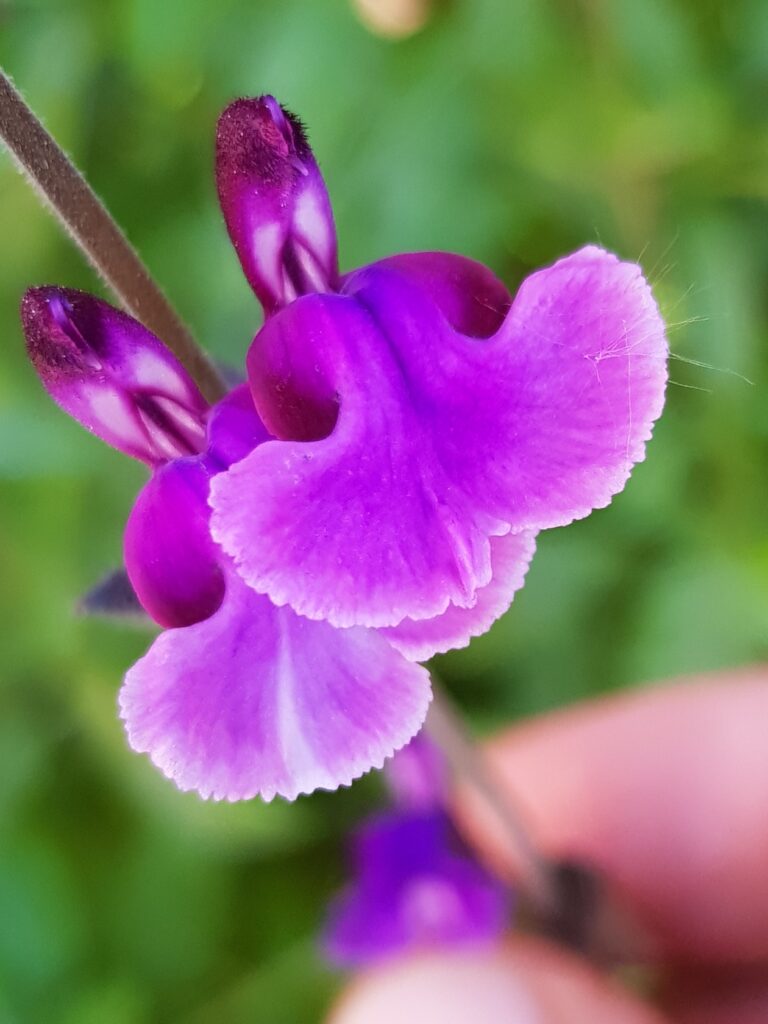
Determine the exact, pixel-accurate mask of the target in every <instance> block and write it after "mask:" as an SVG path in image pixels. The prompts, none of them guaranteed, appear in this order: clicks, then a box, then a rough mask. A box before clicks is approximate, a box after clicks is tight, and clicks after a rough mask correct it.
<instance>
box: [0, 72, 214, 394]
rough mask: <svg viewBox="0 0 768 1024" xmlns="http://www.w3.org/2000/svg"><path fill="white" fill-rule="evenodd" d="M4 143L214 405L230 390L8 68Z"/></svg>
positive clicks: (1, 124) (2, 87) (0, 80)
mask: <svg viewBox="0 0 768 1024" xmlns="http://www.w3.org/2000/svg"><path fill="white" fill-rule="evenodd" d="M0 138H2V141H3V142H4V143H5V144H6V146H7V147H8V149H9V150H10V152H11V153H12V155H13V157H14V159H15V160H16V162H17V163H18V165H19V167H20V168H21V170H22V171H23V172H24V173H25V175H26V176H27V178H28V179H29V181H30V183H31V184H32V186H33V187H34V189H35V190H36V191H37V193H38V195H39V196H40V197H41V198H42V199H43V201H44V202H45V204H46V205H47V206H49V207H50V208H51V210H52V211H53V212H54V213H55V214H56V216H57V217H58V219H59V221H60V222H61V223H62V225H63V226H64V228H65V229H66V231H67V232H68V234H69V235H70V237H71V238H72V240H73V241H74V242H75V244H76V245H77V246H78V247H79V249H80V250H81V251H82V252H83V253H84V255H85V256H86V257H87V259H88V261H89V262H90V263H91V265H92V266H93V267H94V269H95V270H96V271H97V273H98V274H99V275H100V276H101V278H102V279H103V280H104V282H105V284H106V285H107V286H108V287H109V288H110V289H111V290H112V292H113V293H114V294H115V296H116V297H117V299H118V301H119V302H120V303H121V305H122V306H123V307H124V308H125V309H126V310H127V311H128V312H129V313H130V314H131V315H132V316H135V317H136V319H137V320H140V321H141V322H142V323H143V324H144V325H145V326H146V327H148V328H149V330H151V331H152V332H153V333H154V334H156V335H157V336H158V337H159V338H161V339H162V341H163V342H165V344H166V345H167V346H168V348H169V349H170V350H171V351H172V352H173V353H174V354H175V355H176V356H177V358H178V359H179V361H180V362H181V363H182V364H183V365H184V366H185V368H186V369H187V370H188V371H189V373H190V374H191V376H192V377H194V379H195V380H196V381H197V383H198V385H199V387H200V390H201V391H202V392H203V394H204V395H205V397H206V398H207V399H208V400H209V401H210V402H215V401H216V400H217V399H218V398H220V397H221V396H222V395H223V394H224V393H225V390H226V388H225V386H224V383H223V382H222V380H221V378H220V376H219V374H218V373H217V371H216V369H215V367H214V366H213V364H212V363H211V362H210V360H209V359H208V357H207V356H206V354H205V353H204V352H203V351H202V349H201V348H200V347H199V346H198V345H197V344H196V343H195V340H194V338H193V337H192V335H191V334H190V332H189V330H188V329H187V327H186V326H185V325H184V323H183V322H182V320H181V318H180V317H179V315H178V314H177V313H176V312H175V310H174V309H173V307H172V306H171V304H170V303H169V302H168V300H167V299H166V297H165V296H164V295H163V293H162V291H161V290H160V288H159V287H158V286H157V285H156V284H155V282H154V281H153V279H152V278H151V277H150V274H149V271H148V270H147V268H146V267H145V266H144V264H143V263H142V261H141V260H140V259H139V256H138V255H137V253H136V250H135V249H134V248H133V247H132V246H131V244H130V242H129V241H128V239H127V238H126V237H125V235H124V234H123V232H122V231H121V230H120V228H119V227H118V226H117V224H116V223H115V221H114V220H113V219H112V218H111V217H110V215H109V213H108V211H107V209H106V207H105V206H104V204H103V203H102V202H101V200H100V199H99V198H98V196H97V195H96V193H95V192H94V191H93V189H92V188H91V187H90V185H88V183H87V182H86V181H85V179H84V178H83V176H82V175H81V174H80V172H79V171H78V170H77V168H76V167H75V165H74V164H73V163H72V161H71V160H70V159H69V157H68V156H67V155H66V153H64V151H63V150H62V149H61V147H60V146H59V145H58V144H57V143H56V142H55V140H54V139H53V138H52V137H51V136H50V135H49V133H48V132H47V131H46V130H45V128H44V127H43V125H42V124H41V122H40V121H39V120H38V118H37V117H35V115H34V114H33V113H32V111H31V110H30V109H29V107H28V106H27V104H26V103H25V102H24V100H23V99H22V97H21V94H20V93H19V92H18V90H17V89H16V88H15V87H14V86H13V84H12V83H11V81H10V79H9V78H8V76H7V75H6V74H5V73H4V72H3V71H2V70H0Z"/></svg>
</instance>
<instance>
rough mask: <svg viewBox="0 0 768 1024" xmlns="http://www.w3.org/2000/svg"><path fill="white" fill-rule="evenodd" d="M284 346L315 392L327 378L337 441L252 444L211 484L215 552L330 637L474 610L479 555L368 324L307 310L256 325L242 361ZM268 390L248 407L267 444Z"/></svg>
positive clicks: (346, 311) (468, 523) (303, 302)
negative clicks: (456, 607) (327, 625)
mask: <svg viewBox="0 0 768 1024" xmlns="http://www.w3.org/2000/svg"><path fill="white" fill-rule="evenodd" d="M447 329H448V328H447V327H446V330H447ZM291 345H292V346H293V352H294V353H298V355H297V359H296V361H297V362H298V361H299V357H301V358H303V359H304V362H305V363H312V364H317V366H318V368H319V370H320V373H319V374H318V381H320V382H321V384H320V386H322V382H323V381H325V380H326V379H327V376H329V375H330V373H331V372H332V371H331V370H330V369H328V368H329V367H330V368H333V371H335V373H336V374H337V377H336V383H337V387H338V390H339V392H340V393H341V394H342V396H343V399H342V404H341V410H340V414H339V418H338V421H337V424H336V427H335V429H334V430H333V433H332V434H331V435H330V436H329V437H328V438H325V439H324V440H320V441H312V442H308V443H303V442H292V441H291V442H289V441H280V442H271V443H267V444H263V445H261V446H260V447H259V448H257V449H256V450H255V451H254V452H252V453H251V454H250V455H249V456H248V457H247V458H245V459H243V460H242V461H241V462H240V463H238V464H237V465H236V466H233V467H232V469H231V470H229V472H227V473H222V474H219V476H218V477H216V479H215V480H214V481H213V482H212V487H211V498H210V500H211V504H212V507H213V510H214V511H213V516H212V520H211V529H212V533H213V536H214V538H215V539H216V540H217V541H218V542H219V543H220V544H221V545H222V547H223V548H224V550H225V551H227V553H228V554H230V555H231V556H232V557H233V558H234V559H235V561H236V563H237V566H238V571H239V572H240V573H241V575H242V576H243V578H244V579H245V580H246V582H247V583H248V584H249V585H250V586H252V587H253V588H254V589H255V590H257V591H258V592H260V593H268V594H269V596H270V598H271V599H272V600H273V601H274V602H275V604H278V605H284V604H288V605H290V606H291V607H292V608H293V609H294V610H295V611H297V612H299V613H300V614H302V615H306V616H308V617H309V618H312V619H327V620H328V621H329V622H331V623H332V624H333V625H336V626H349V625H355V624H360V625H369V626H388V625H395V624H396V623H398V622H400V621H401V620H402V619H403V618H404V617H405V616H406V615H411V616H413V617H416V618H431V617H432V616H434V615H438V614H440V613H441V612H443V611H444V610H445V608H446V606H447V604H448V600H449V599H450V600H452V601H454V603H456V604H463V605H471V604H472V603H473V601H474V587H475V586H476V585H478V581H479V585H485V583H487V582H488V581H489V579H490V560H489V553H488V541H487V539H486V536H485V535H484V534H483V533H481V532H480V531H479V530H478V529H477V528H476V527H475V526H474V522H473V517H472V514H471V510H470V507H469V502H468V499H467V498H466V497H465V496H464V495H462V494H461V493H460V492H458V491H456V489H455V488H453V487H452V485H451V483H450V480H449V479H448V478H447V475H446V472H445V470H444V469H443V467H442V466H440V465H439V464H438V463H436V461H435V460H434V459H433V457H432V443H431V441H430V439H429V437H428V436H425V434H424V431H423V430H422V426H421V424H420V423H419V421H418V418H417V417H416V414H415V410H414V409H413V408H411V407H409V404H408V394H407V392H406V390H405V387H404V384H403V381H402V378H401V371H400V368H399V365H398V363H397V361H396V360H395V359H394V358H393V357H392V354H391V352H390V350H389V347H388V345H387V343H386V340H385V339H384V338H383V337H381V336H380V335H379V334H378V332H377V329H376V326H375V324H374V323H373V321H372V320H371V319H370V318H369V317H368V316H367V315H366V313H365V312H364V311H363V309H362V308H361V307H360V306H359V305H358V304H357V303H356V302H355V301H354V300H352V299H349V298H344V297H341V296H336V295H334V296H326V295H323V296H320V295H312V296H306V297H304V298H301V299H298V300H297V301H296V302H294V303H292V305H291V306H289V307H288V308H287V309H284V310H282V311H281V312H280V313H278V314H277V315H276V316H275V317H273V318H271V319H270V320H269V321H267V323H266V324H265V326H264V327H263V328H262V330H261V331H260V332H259V334H258V335H257V337H256V339H255V341H254V344H253V348H254V349H258V350H259V351H260V352H262V353H269V354H271V353H273V352H274V353H278V354H279V353H281V352H282V351H283V350H284V349H286V348H288V347H290V346H291ZM302 346H304V347H302ZM249 365H250V357H249ZM265 381H266V384H265V383H264V382H265ZM268 385H269V380H268V379H267V377H266V374H265V375H264V376H263V377H262V378H260V379H259V380H257V381H255V382H254V393H255V396H256V400H257V406H258V407H259V412H260V413H261V415H262V418H263V419H264V421H265V422H266V423H267V425H268V426H269V427H270V429H272V430H273V431H275V432H278V430H277V427H279V425H280V424H279V422H278V420H279V417H280V415H281V410H282V408H283V407H282V405H281V402H282V391H281V389H280V388H279V387H278V388H276V392H275V394H276V398H275V402H274V403H273V405H272V407H270V405H269V401H270V394H269V390H268ZM318 393H319V392H318ZM450 491H454V498H453V500H452V501H451V502H450V503H448V502H447V501H444V500H443V493H447V492H450ZM488 525H489V526H494V525H496V524H495V522H494V523H490V524H488ZM501 529H502V531H503V529H504V528H503V527H502V528H501Z"/></svg>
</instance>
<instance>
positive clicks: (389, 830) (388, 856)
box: [322, 737, 511, 967]
mask: <svg viewBox="0 0 768 1024" xmlns="http://www.w3.org/2000/svg"><path fill="white" fill-rule="evenodd" d="M401 762H403V763H402V764H401ZM439 762H440V754H439V751H438V750H437V749H436V748H435V747H433V746H432V745H431V744H430V743H429V742H427V741H424V740H422V739H421V737H419V738H417V739H416V740H414V741H413V742H412V743H410V744H409V745H408V746H407V747H404V748H403V750H402V751H400V752H399V753H397V754H395V756H394V758H393V759H392V761H391V762H389V764H388V765H387V767H386V769H385V772H386V774H387V777H388V780H389V782H390V785H391V787H392V789H393V792H394V794H395V803H396V805H397V806H396V808H395V809H394V810H391V811H388V812H384V813H380V814H377V815H374V816H373V817H371V818H369V819H368V820H367V821H366V822H364V823H363V825H361V826H360V827H359V828H358V829H357V830H356V831H355V832H354V834H353V836H352V840H351V844H350V845H351V866H352V871H353V876H354V877H353V881H352V882H351V883H350V884H349V886H348V887H347V888H346V889H345V890H344V891H343V892H342V893H341V894H340V895H339V896H338V897H337V898H336V899H335V900H334V902H333V903H332V905H331V907H330V909H329V913H328V920H327V923H326V927H325V929H324V933H323V936H322V948H323V952H324V954H325V956H326V957H327V959H329V960H330V961H331V962H332V963H334V964H336V965H338V966H341V967H355V966H359V965H362V964H367V963H371V962H375V961H377V960H380V959H384V958H386V957H391V956H394V955H397V954H400V953H403V952H405V951H406V950H413V949H419V948H427V947H434V946H446V945H457V944H462V945H465V944H469V943H478V942H489V941H492V940H494V939H496V938H498V937H499V936H500V935H501V934H502V932H503V931H504V929H505V927H506V925H507V921H508V919H509V914H510V902H511V901H510V897H509V893H508V892H507V891H506V890H505V888H504V887H503V886H502V884H501V883H500V882H499V881H498V880H496V879H495V878H493V877H492V876H491V875H489V874H488V872H486V871H485V870H484V868H483V867H482V866H481V865H480V864H478V863H477V862H476V861H475V860H474V859H473V858H472V855H471V853H470V851H469V850H468V849H467V848H466V847H465V846H464V844H463V843H462V842H461V839H460V838H459V836H458V834H457V833H456V831H455V830H454V828H453V826H452V825H451V822H450V820H449V818H448V815H447V814H446V813H445V811H444V809H443V806H442V797H443V789H444V784H443V774H444V773H443V768H442V765H441V764H440V763H439ZM401 769H402V770H401Z"/></svg>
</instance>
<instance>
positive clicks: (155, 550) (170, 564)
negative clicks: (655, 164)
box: [23, 97, 667, 800]
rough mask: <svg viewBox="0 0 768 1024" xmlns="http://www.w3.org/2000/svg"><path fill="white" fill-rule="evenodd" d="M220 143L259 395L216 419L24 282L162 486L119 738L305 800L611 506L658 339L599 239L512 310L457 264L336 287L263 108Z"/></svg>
mask: <svg viewBox="0 0 768 1024" xmlns="http://www.w3.org/2000/svg"><path fill="white" fill-rule="evenodd" d="M216 152H217V182H218V189H219V196H220V199H221V205H222V210H223V212H224V216H225V220H226V223H227V228H228V230H229V233H230V235H231V237H232V240H233V243H234V245H235V248H236V250H237V253H238V255H239V257H240V260H241V263H242V265H243V269H244V271H245V274H246V276H247V278H248V280H249V282H250V283H251V285H252V287H253V289H254V291H255V293H256V295H257V296H258V298H259V300H260V301H261V303H262V305H263V307H264V311H265V315H266V322H265V324H264V326H263V327H262V329H261V330H260V331H259V332H258V334H257V335H256V338H255V339H254V341H253V344H252V345H251V347H250V350H249V352H248V356H247V369H248V387H247V388H246V387H242V388H238V389H236V390H235V391H234V392H232V393H231V394H230V395H229V396H228V397H227V398H225V399H224V400H223V401H222V402H220V403H219V404H218V405H217V406H216V407H215V408H214V409H213V410H209V409H208V408H207V406H206V403H205V402H204V401H203V399H202V397H201V395H200V394H199V392H198V390H197V388H196V387H195V385H194V384H193V382H192V381H191V380H190V379H189V377H188V376H187V374H186V373H185V371H184V370H183V369H182V367H181V366H180V365H179V363H178V362H177V361H176V360H175V359H174V358H173V357H172V356H171V355H170V353H168V352H167V351H166V350H165V348H164V347H163V346H162V344H161V343H160V342H159V341H158V340H157V339H156V338H154V337H153V336H152V335H151V334H150V333H149V332H148V331H147V330H146V329H145V328H143V327H142V326H141V325H140V324H138V323H137V322H136V321H134V320H132V319H131V318H130V317H128V316H126V315H125V314H123V313H119V312H118V311H117V310H114V309H112V308H111V307H110V306H108V305H107V304H106V303H103V302H101V301H99V300H97V299H94V298H91V297H88V296H85V295H83V294H82V293H78V292H73V291H69V290H66V289H61V288H43V289H32V290H31V291H30V292H29V293H28V294H27V296H26V298H25V301H24V305H23V320H24V327H25V333H26V336H27V341H28V345H29V351H30V355H31V357H32V359H33V362H34V363H35V366H36V368H37V370H38V372H39V373H40V376H41V379H42V380H43V383H44V385H45V386H46V388H47V389H48V391H49V392H50V394H51V395H52V397H53V398H54V399H55V400H56V401H57V402H58V403H59V404H60V405H61V406H62V407H63V408H64V409H65V410H66V411H67V412H68V413H69V414H70V415H72V416H74V417H75V418H76V419H78V420H80V421H81V422H82V423H83V424H84V425H85V426H86V427H88V428H89V429H90V430H92V431H93V432H95V433H97V434H98V435H99V436H100V437H102V438H103V439H104V440H105V441H107V443H109V444H111V445H113V446H114V447H116V448H118V449H120V450H121V451H124V452H126V453H127V454H129V455H132V456H134V457H136V458H139V459H141V460H142V461H144V462H145V463H146V464H147V465H148V466H149V467H150V468H151V470H152V476H151V478H150V480H149V482H148V483H147V485H146V487H145V488H144V489H143V490H142V492H141V494H140V495H139V498H138V500H137V502H136V505H135V507H134V509H133V511H132V513H131V516H130V519H129V522H128V526H127V529H126V535H125V559H126V567H127V571H128V574H129V576H130V579H131V583H132V585H133V587H134V589H135V591H136V593H137V595H138V597H139V600H140V601H141V603H142V605H143V607H144V608H145V609H146V610H147V612H148V613H149V614H150V615H151V616H152V617H153V618H154V619H155V620H156V621H157V622H159V623H160V624H161V625H163V626H166V627H168V631H167V632H166V633H164V634H163V635H162V636H161V637H159V638H158V639H157V640H156V642H155V643H154V644H153V646H152V648H151V649H150V651H149V652H148V654H147V655H146V656H145V657H144V658H143V659H141V661H139V662H138V663H137V665H135V666H134V668H133V669H131V670H130V672H129V673H128V675H127V677H126V681H125V685H124V687H123V690H122V692H121V698H120V702H121V709H122V715H123V717H124V719H125V721H126V725H127V729H128V735H129V739H130V742H131V744H132V745H133V746H134V747H135V748H136V749H137V750H141V751H146V752H147V753H149V754H150V756H151V758H152V760H153V761H154V762H155V764H157V765H158V766H159V767H160V768H161V769H162V770H163V771H164V772H165V773H166V774H167V775H168V776H170V777H171V778H173V779H174V780H175V781H176V782H177V784H178V785H179V786H180V787H181V788H182V789H196V790H197V791H198V792H199V793H201V794H202V795H203V796H213V797H214V798H226V799H230V800H235V799H243V798H246V797H250V796H253V795H255V794H257V793H260V794H261V795H262V796H264V797H265V798H270V797H271V796H273V795H274V794H275V793H279V794H281V795H284V796H287V797H290V798H292V797H294V796H296V795H297V794H298V793H301V792H309V791H311V790H313V789H315V788H318V787H323V788H335V787H336V786H338V785H341V784H344V783H348V782H350V781H351V780H352V779H353V778H355V777H357V776H358V775H359V774H361V773H362V772H364V771H366V770H368V769H369V768H371V767H374V766H380V765H381V764H382V763H383V761H384V759H385V758H386V757H387V756H389V755H390V754H392V753H393V751H394V750H396V749H398V748H399V747H401V746H402V745H403V744H404V743H406V742H407V741H408V740H409V739H410V738H411V737H412V736H413V735H414V734H415V733H416V732H417V731H418V729H419V727H420V725H421V723H422V722H423V719H424V716H425V714H426V709H427V705H428V702H429V680H428V676H427V673H426V672H425V671H424V670H423V669H422V668H420V667H419V666H417V665H416V664H414V662H417V661H422V660H425V659H427V658H429V657H431V656H432V655H433V654H435V653H437V652H441V651H445V650H448V649H450V648H454V647H460V646H464V645H466V644H467V643H468V642H469V640H470V638H471V637H473V636H477V635H479V634H480V633H483V632H484V631H485V630H487V629H488V628H489V627H490V625H491V624H492V623H493V621H494V620H495V619H496V618H498V616H499V615H501V614H502V613H503V612H504V611H505V610H506V608H507V607H508V606H509V604H510V602H511V600H512V597H513V595H514V593H515V591H516V590H517V589H518V588H519V587H520V586H521V585H522V582H523V579H524V576H525V572H526V570H527V567H528V564H529V562H530V559H531V556H532V554H533V551H534V547H535V535H536V531H537V530H539V529H542V528H545V527H551V526H558V525H563V524H565V523H568V522H570V521H571V520H572V519H574V518H578V517H580V516H584V515H586V514H587V513H588V512H589V511H590V510H591V509H592V508H595V507H600V506H602V505H605V504H607V503H608V501H609V500H610V498H611V496H612V495H613V494H615V493H616V492H617V491H618V490H620V489H621V487H622V486H623V485H624V482H625V481H626V479H627V476H628V475H629V472H630V470H631V467H632V465H633V463H634V462H636V461H638V460H639V459H641V458H642V457H643V455H644V448H645V442H646V440H647V439H648V438H649V437H650V433H651V429H652V425H653V422H654V420H655V418H656V417H657V416H658V414H659V412H660V410H661V407H662V404H663V394H664V385H665V380H666V363H665V360H666V352H667V348H666V341H665V337H664V327H663V323H662V321H661V318H660V316H659V313H658V310H657V308H656V305H655V303H654V301H653V298H652V296H651V294H650V290H649V288H648V286H647V284H646V282H645V281H644V279H643V277H642V274H641V272H640V270H639V268H638V267H636V266H634V265H631V264H625V263H621V262H619V260H618V259H617V258H616V257H615V256H612V255H610V254H609V253H606V252H604V251H602V250H600V249H597V248H595V247H593V246H591V247H588V248H586V249H583V250H581V251H580V252H578V253H576V254H575V255H573V256H570V257H567V258H565V259H563V260H561V261H560V262H558V263H556V264H555V265H554V266H552V267H550V268H549V269H547V270H543V271H540V272H538V273H536V274H534V275H532V276H531V277H530V278H528V279H527V280H526V281H525V282H524V283H523V285H522V286H521V288H520V290H519V291H518V293H517V295H516V296H515V298H514V299H512V298H511V297H510V296H509V294H508V292H507V291H506V289H505V288H504V286H503V285H502V284H501V283H500V282H499V281H498V280H497V279H496V278H495V277H494V275H493V274H492V273H491V272H490V271H489V270H487V269H486V268H484V267H482V266H481V265H480V264H477V263H475V262H473V261H472V260H467V259H464V258H463V257H460V256H453V255H450V254H447V253H417V254H406V255H400V256H393V257H390V258H387V259H384V260H381V261H380V262H378V263H374V264H371V265H370V266H367V267H364V268H362V269H360V270H357V271H353V272H351V273H348V274H340V273H339V270H338V264H337V248H336V236H335V230H334V226H333V219H332V213H331V207H330V203H329V200H328V195H327V192H326V189H325V185H324V183H323V179H322V177H321V175H320V172H319V170H318V167H317V164H316V162H315V160H314V157H313V155H312V152H311V150H310V148H309V146H308V144H307V141H306V136H305V133H304V131H303V128H302V126H301V125H300V123H299V122H298V120H297V119H296V118H295V117H293V116H292V115H291V114H289V113H288V112H287V111H285V110H284V109H283V108H281V107H280V106H279V105H278V104H277V102H276V101H275V100H274V99H273V98H272V97H262V98H260V99H253V100H238V101H236V102H235V103H233V104H232V105H231V106H230V107H229V108H227V110H226V111H225V112H224V113H223V115H222V117H221V119H220V121H219V127H218V135H217V150H216ZM335 627H337V628H335Z"/></svg>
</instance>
